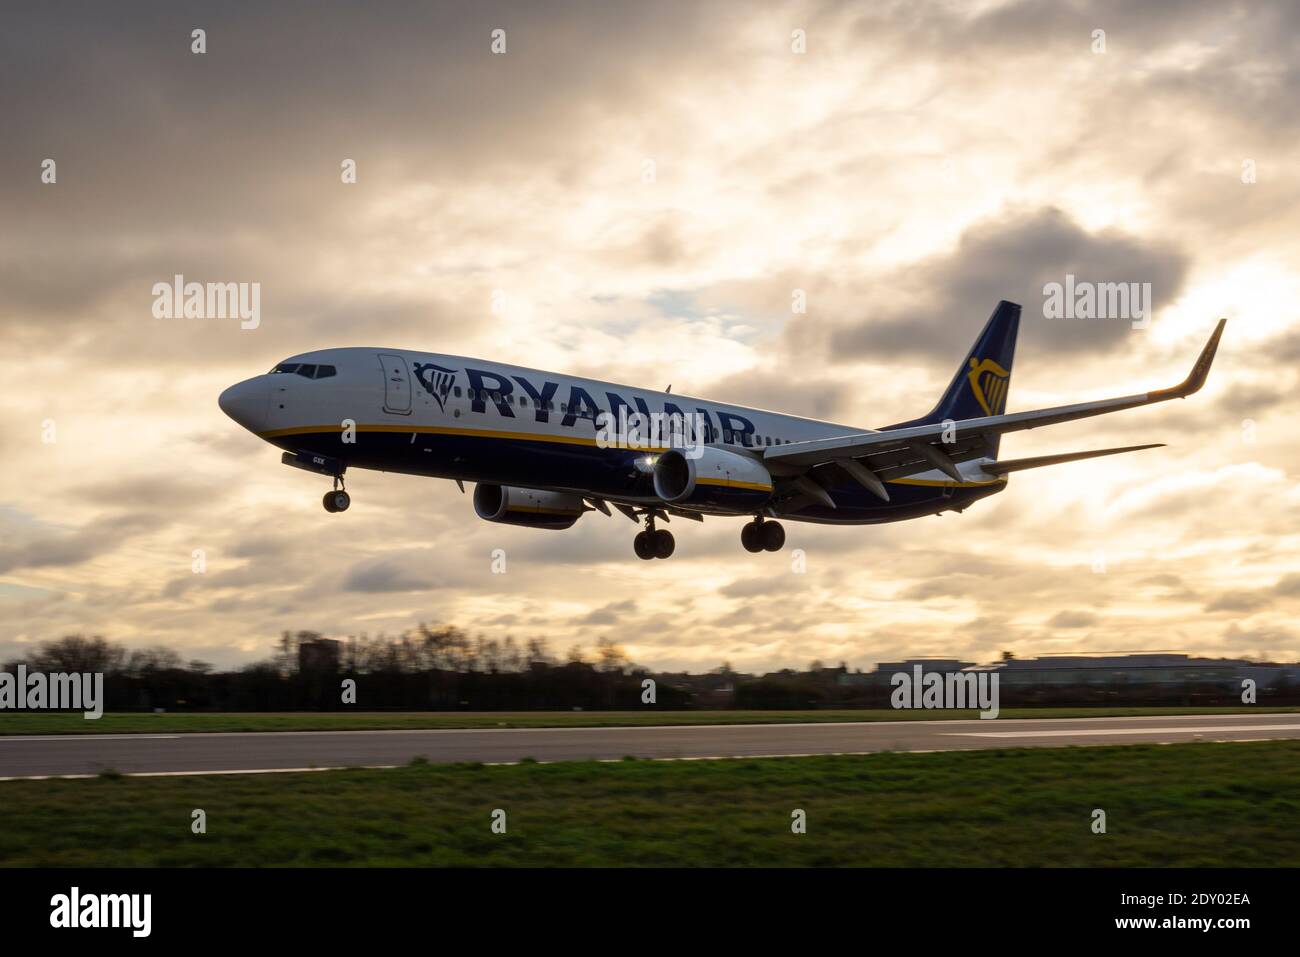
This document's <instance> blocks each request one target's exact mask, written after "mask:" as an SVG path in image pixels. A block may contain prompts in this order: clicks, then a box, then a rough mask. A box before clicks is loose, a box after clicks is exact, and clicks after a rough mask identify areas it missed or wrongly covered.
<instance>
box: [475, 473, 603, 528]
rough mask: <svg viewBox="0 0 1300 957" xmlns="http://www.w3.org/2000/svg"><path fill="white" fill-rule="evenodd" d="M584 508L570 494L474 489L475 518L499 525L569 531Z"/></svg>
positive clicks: (508, 488)
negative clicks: (476, 516) (567, 529)
mask: <svg viewBox="0 0 1300 957" xmlns="http://www.w3.org/2000/svg"><path fill="white" fill-rule="evenodd" d="M587 510H588V509H587V506H586V505H585V504H584V503H583V501H582V498H581V497H579V496H577V495H574V494H573V493H571V492H543V491H539V490H538V489H532V488H517V487H516V486H513V485H487V484H484V483H482V482H480V483H479V484H478V485H476V486H474V511H475V512H476V513H477V514H478V517H479V518H481V519H485V520H486V521H489V522H497V523H499V524H501V525H523V526H526V527H528V528H555V529H561V528H571V527H572V526H573V523H574V522H576V521H577V520H578V518H579V517H580V516H581V515H582V513H583V512H585V511H587Z"/></svg>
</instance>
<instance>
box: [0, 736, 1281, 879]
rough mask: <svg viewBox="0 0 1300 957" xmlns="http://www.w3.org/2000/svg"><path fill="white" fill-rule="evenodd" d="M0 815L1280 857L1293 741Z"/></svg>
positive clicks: (362, 856)
mask: <svg viewBox="0 0 1300 957" xmlns="http://www.w3.org/2000/svg"><path fill="white" fill-rule="evenodd" d="M195 808H202V809H203V810H204V811H205V812H206V814H207V833H206V834H202V835H195V834H192V833H191V813H192V811H193V809H195ZM497 808H500V809H503V810H504V811H505V812H506V823H507V831H506V833H505V834H494V833H492V831H491V829H490V819H491V814H492V812H493V810H494V809H497ZM796 808H799V809H803V810H804V811H805V812H806V814H807V833H806V834H794V833H791V812H792V811H793V810H795V809H796ZM1094 808H1101V809H1103V810H1104V811H1105V812H1106V815H1107V833H1105V834H1094V833H1092V831H1091V824H1092V812H1093V809H1094ZM0 820H2V821H3V822H4V827H3V828H0V865H4V866H67V865H77V866H100V865H114V866H143V865H159V866H229V865H245V866H249V865H268V866H279V865H298V866H312V865H346V866H351V865H399V866H400V865H410V866H447V865H451V866H506V865H522V866H542V865H569V866H614V867H617V866H624V865H643V866H644V865H649V866H704V865H728V866H749V865H791V866H802V865H840V866H842V865H850V866H898V865H917V866H1179V867H1190V866H1211V867H1217V866H1234V867H1236V866H1270V865H1272V866H1279V865H1287V866H1290V865H1293V864H1294V863H1295V861H1296V860H1298V859H1300V741H1275V742H1255V743H1248V744H1208V743H1204V744H1177V745H1165V746H1147V745H1134V746H1124V747H1090V748H1061V749H1045V748H1044V749H1039V748H1026V749H1019V750H1007V751H970V752H945V753H936V754H889V753H884V754H872V755H866V756H858V757H850V756H843V757H810V758H762V759H728V760H719V761H633V760H626V761H622V762H613V763H592V762H581V763H577V762H575V763H560V764H534V763H523V764H519V765H512V766H502V767H484V766H478V765H427V764H414V765H411V766H408V767H404V768H399V769H395V770H387V771H377V770H376V771H368V770H347V771H324V772H318V773H304V774H275V775H248V776H243V775H240V776H210V777H178V778H131V777H120V776H118V777H115V776H102V777H99V778H93V779H85V780H53V781H11V782H4V783H0Z"/></svg>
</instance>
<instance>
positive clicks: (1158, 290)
mask: <svg viewBox="0 0 1300 957" xmlns="http://www.w3.org/2000/svg"><path fill="white" fill-rule="evenodd" d="M1187 264H1188V259H1187V257H1186V255H1185V254H1184V253H1183V252H1181V251H1179V250H1178V249H1177V248H1176V247H1174V246H1173V245H1172V244H1170V243H1160V244H1155V243H1149V242H1144V241H1141V240H1138V239H1136V238H1134V237H1132V236H1127V235H1125V234H1123V233H1120V232H1118V231H1114V230H1103V231H1101V232H1098V233H1089V232H1087V231H1086V230H1084V229H1083V228H1082V227H1080V226H1079V225H1078V224H1077V223H1075V222H1074V221H1073V220H1072V219H1071V218H1070V217H1069V216H1068V215H1067V214H1065V213H1064V212H1062V211H1061V210H1059V209H1041V210H1038V211H1035V212H1030V213H1010V214H1008V215H1006V216H1003V217H1000V218H998V219H994V220H990V221H986V222H984V223H981V224H979V225H977V226H974V227H972V228H971V229H969V230H968V231H967V232H965V233H964V234H963V235H962V237H961V240H960V242H959V243H958V244H957V247H956V249H954V250H953V251H952V252H951V253H948V254H945V255H941V256H937V257H934V258H932V259H927V260H924V261H922V262H920V263H916V264H914V265H910V266H906V267H904V268H903V269H902V270H901V271H900V272H899V273H898V274H897V275H893V276H887V277H883V278H882V280H881V281H880V282H879V283H877V284H873V286H872V287H870V288H866V289H864V290H863V291H862V300H863V301H864V302H867V303H870V305H869V306H868V307H866V308H864V309H863V310H862V311H863V312H864V313H866V315H864V316H863V317H862V318H861V319H858V320H856V321H853V322H846V323H842V324H840V325H839V326H838V327H836V328H835V329H834V330H833V331H832V332H831V333H830V336H829V338H828V339H827V353H826V356H827V358H828V359H829V360H830V361H833V362H835V361H860V360H862V359H864V358H870V357H873V356H879V355H888V356H892V355H909V354H911V355H923V356H926V357H948V358H951V359H952V360H953V362H954V363H956V362H957V361H958V360H959V359H960V357H961V354H962V352H963V351H964V349H965V348H966V347H968V346H969V344H970V343H971V342H973V341H974V339H975V335H976V334H977V333H978V332H979V330H980V327H981V325H982V322H983V320H984V319H985V318H987V317H988V315H989V314H990V313H991V312H992V311H993V307H994V306H995V305H996V304H997V302H998V300H999V299H1009V300H1011V301H1012V302H1018V303H1020V304H1021V306H1023V307H1024V312H1023V313H1022V315H1021V320H1020V336H1019V340H1018V342H1017V348H1018V350H1024V351H1025V352H1031V353H1032V354H1037V355H1042V354H1044V353H1048V354H1051V353H1059V354H1072V353H1076V352H1080V351H1095V352H1102V351H1106V350H1110V349H1115V348H1117V347H1118V346H1120V345H1121V344H1124V343H1130V342H1132V341H1133V339H1132V336H1133V334H1134V330H1133V328H1132V325H1131V323H1130V322H1129V321H1125V320H1121V319H1105V320H1102V319H1046V318H1044V316H1043V303H1044V295H1043V287H1044V286H1045V285H1046V284H1047V283H1053V282H1055V283H1062V284H1064V283H1065V281H1066V276H1067V274H1069V275H1073V276H1074V277H1075V281H1076V283H1079V282H1085V281H1086V282H1093V283H1127V282H1136V283H1147V282H1149V283H1151V291H1152V298H1153V300H1154V304H1155V308H1156V309H1159V308H1160V307H1161V306H1163V305H1167V304H1169V303H1170V302H1172V301H1173V300H1174V299H1176V298H1177V296H1178V294H1179V293H1180V292H1181V290H1182V286H1183V281H1184V276H1185V274H1186V270H1187ZM805 334H815V330H814V329H812V328H810V326H809V323H808V322H807V321H802V322H795V323H792V324H791V327H790V331H789V332H788V333H787V335H788V336H789V337H798V336H800V335H805Z"/></svg>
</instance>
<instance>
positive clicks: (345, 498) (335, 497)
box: [330, 489, 352, 512]
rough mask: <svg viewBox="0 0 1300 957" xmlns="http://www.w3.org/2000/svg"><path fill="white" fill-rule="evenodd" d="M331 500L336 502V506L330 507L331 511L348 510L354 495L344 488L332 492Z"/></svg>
mask: <svg viewBox="0 0 1300 957" xmlns="http://www.w3.org/2000/svg"><path fill="white" fill-rule="evenodd" d="M330 501H331V502H333V504H334V507H333V508H332V509H330V511H331V512H346V511H347V510H348V506H349V505H351V504H352V496H351V495H349V494H348V493H347V492H345V491H343V490H342V489H339V490H338V491H335V492H330Z"/></svg>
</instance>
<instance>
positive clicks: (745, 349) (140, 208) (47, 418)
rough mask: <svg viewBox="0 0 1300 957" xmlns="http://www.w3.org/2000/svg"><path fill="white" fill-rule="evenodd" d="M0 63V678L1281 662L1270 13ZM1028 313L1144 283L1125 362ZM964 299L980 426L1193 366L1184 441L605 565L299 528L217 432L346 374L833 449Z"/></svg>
mask: <svg viewBox="0 0 1300 957" xmlns="http://www.w3.org/2000/svg"><path fill="white" fill-rule="evenodd" d="M760 11H761V12H760ZM196 28H202V29H204V30H205V31H206V42H207V52H206V53H203V54H195V53H192V52H191V42H192V41H191V31H192V30H194V29H196ZM496 29H501V30H504V31H505V37H506V52H504V53H502V54H494V53H493V52H492V49H491V42H492V38H491V34H492V31H493V30H496ZM799 30H801V31H803V36H804V37H805V38H806V52H802V53H800V52H796V51H795V50H794V49H792V45H795V40H794V39H792V36H793V33H794V31H799ZM1097 30H1103V31H1104V51H1102V50H1098V49H1097V46H1098V43H1097V40H1096V39H1095V37H1094V31H1097ZM0 53H2V55H0V91H2V92H0V119H2V120H3V130H4V133H3V139H4V146H3V148H0V328H2V329H3V334H4V348H3V350H0V382H3V385H2V386H0V413H3V416H4V423H5V427H4V428H3V430H0V456H2V457H3V462H4V466H5V468H4V473H5V475H4V477H5V484H4V487H3V489H2V490H0V661H4V660H8V659H11V658H14V657H17V656H21V655H24V654H27V653H29V652H30V650H31V648H32V646H33V645H34V644H36V643H39V642H42V641H46V640H50V639H54V638H58V637H61V636H63V635H67V634H100V635H103V636H105V637H107V638H110V639H113V640H115V641H120V642H123V643H126V644H128V645H131V646H148V645H157V644H164V645H169V646H172V647H174V648H176V649H178V650H179V651H181V653H182V654H184V655H185V656H186V657H195V658H201V659H203V660H206V661H210V662H213V663H215V664H217V665H218V666H222V667H224V666H231V665H238V664H241V663H245V662H248V661H251V660H254V659H257V658H261V657H265V656H266V655H267V654H268V653H269V651H270V649H271V645H272V643H273V642H274V641H275V639H276V637H277V636H278V635H279V633H280V632H281V631H282V630H284V629H294V630H297V629H312V630H316V631H320V632H323V633H325V634H326V635H329V636H331V637H344V636H347V635H351V634H360V633H363V632H365V633H368V634H372V635H373V634H378V633H385V634H396V633H399V632H401V631H403V630H404V629H408V628H410V627H412V626H414V625H415V624H416V623H417V622H421V621H424V622H429V623H431V624H456V625H459V626H460V627H462V628H465V629H467V630H469V631H470V632H471V633H475V634H483V635H486V636H490V637H497V638H504V637H505V636H506V635H512V636H514V638H515V639H516V640H517V641H520V642H522V641H525V640H527V639H529V638H534V637H545V638H547V639H548V640H549V641H550V643H551V646H552V648H553V650H555V651H556V652H558V653H563V652H564V651H565V650H566V649H568V648H569V647H570V646H571V645H573V644H575V643H577V644H581V645H583V646H585V647H586V648H588V649H589V650H590V649H591V648H592V646H594V644H595V642H596V640H597V639H598V638H600V637H602V636H608V637H610V638H613V639H615V640H616V641H618V642H619V643H620V644H622V645H623V646H624V647H625V648H626V650H627V652H628V654H629V656H630V657H631V658H632V659H633V660H634V661H636V662H638V663H641V664H644V665H647V666H650V667H654V668H664V669H680V668H689V669H692V670H707V669H709V668H712V667H715V666H717V665H718V664H720V663H721V662H723V661H728V662H730V663H731V665H732V666H733V667H735V668H737V669H741V670H759V671H763V670H768V669H771V668H779V667H783V666H791V667H804V666H806V665H807V664H808V662H809V661H811V660H813V659H820V660H822V661H825V662H827V663H838V662H840V661H846V662H848V664H849V665H850V666H853V667H869V666H870V665H872V663H874V662H876V661H879V660H888V659H897V658H899V657H902V656H914V655H951V656H959V657H962V658H965V659H970V660H985V659H989V658H992V657H995V656H996V655H997V654H998V652H999V651H1001V650H1003V649H1010V650H1013V651H1015V652H1016V653H1017V654H1021V655H1034V654H1044V653H1053V652H1069V651H1097V652H1099V651H1136V650H1180V651H1187V652H1191V653H1198V654H1208V655H1227V656H1250V657H1254V656H1263V657H1269V658H1284V659H1287V660H1295V659H1297V658H1300V628H1298V627H1297V626H1296V624H1295V622H1296V620H1297V618H1300V548H1298V546H1300V522H1298V519H1300V490H1297V487H1296V481H1295V470H1296V469H1297V467H1298V466H1300V447H1297V444H1296V442H1295V437H1294V423H1295V422H1296V421H1297V416H1298V415H1300V397H1298V396H1297V392H1296V388H1297V370H1298V369H1300V308H1298V307H1297V301H1300V274H1298V273H1297V270H1296V264H1297V262H1298V261H1300V229H1297V228H1296V227H1297V223H1300V208H1298V207H1300V202H1298V201H1300V177H1297V172H1296V171H1297V169H1298V168H1300V165H1298V164H1300V140H1298V135H1300V124H1298V122H1297V120H1298V117H1297V104H1298V103H1300V7H1297V6H1295V5H1291V4H1277V5H1265V4H1254V5H1250V6H1249V7H1248V6H1246V5H1239V4H1235V3H1231V2H1223V0H1200V2H1186V3H1178V2H1145V3H1140V4H1135V3H1129V2H1119V0H1116V2H1093V3H1089V4H1088V7H1087V11H1086V12H1084V10H1083V8H1082V7H1078V8H1074V7H1072V6H1071V5H1070V4H1062V3H1041V4H1040V3H1028V2H1010V3H982V4H973V3H924V2H922V3H899V4H897V5H894V4H888V3H861V4H851V3H825V4H818V3H790V4H763V5H756V4H750V3H734V4H733V3H713V2H704V3H698V2H682V3H664V2H653V3H651V2H592V3H528V2H518V3H514V4H493V3H477V2H476V3H472V4H471V3H462V4H451V3H420V4H417V3H386V2H381V3H365V4H363V3H324V2H313V3H299V4H295V3H275V4H268V5H255V4H221V5H217V4H209V5H203V4H185V3H171V2H169V3H156V4H148V3H138V4H129V5H116V4H114V5H109V4H101V3H94V4H70V3H50V4H43V5H40V6H39V8H32V7H30V6H28V5H21V6H19V5H10V6H8V7H6V8H5V9H4V11H3V12H0ZM47 158H52V159H53V160H55V163H56V170H57V178H56V182H55V183H53V184H49V183H43V182H42V179H41V173H42V162H43V161H44V160H45V159H47ZM347 159H352V160H355V162H356V166H357V182H356V183H355V184H345V183H343V182H342V181H341V176H340V170H341V164H342V163H343V162H344V161H345V160H347ZM1251 180H1253V181H1251ZM1067 273H1069V274H1073V275H1075V276H1077V277H1079V278H1081V279H1088V280H1091V281H1097V282H1129V281H1133V282H1150V283H1151V284H1152V292H1153V296H1154V307H1155V308H1154V315H1153V319H1152V322H1151V324H1150V327H1149V328H1147V329H1145V330H1135V329H1133V328H1132V326H1131V324H1130V323H1129V322H1128V321H1125V320H1115V319H1111V320H1083V319H1075V320H1067V319H1048V318H1045V317H1044V315H1043V303H1044V295H1043V286H1044V284H1045V283H1049V282H1063V281H1064V280H1065V276H1066V274H1067ZM175 274H183V275H184V276H185V277H186V279H189V280H196V281H201V282H203V281H221V282H257V283H260V284H261V311H262V315H261V324H260V326H259V327H258V328H257V329H249V330H241V329H240V328H239V325H238V323H237V322H236V321H231V320H216V319H205V320H184V319H173V320H166V319H162V320H160V319H155V318H154V317H153V315H152V312H151V307H152V304H153V296H152V293H151V289H152V287H153V285H154V283H156V282H159V281H164V282H170V281H171V278H172V277H173V276H174V275H175ZM796 290H803V291H804V293H805V294H806V298H807V310H806V312H805V313H802V314H800V313H796V312H794V311H792V301H793V296H794V295H795V292H796ZM1003 298H1005V299H1011V300H1014V301H1016V302H1020V303H1022V304H1023V305H1024V314H1023V318H1022V322H1021V334H1020V342H1019V348H1018V351H1017V362H1016V365H1015V370H1014V377H1013V379H1012V384H1011V390H1010V397H1009V400H1008V409H1009V410H1010V411H1016V410H1022V409H1031V408H1035V407H1041V406H1046V405H1056V404H1062V403H1068V402H1077V401H1083V400H1086V399H1091V398H1102V397H1106V396H1110V395H1125V394H1129V393H1134V392H1142V391H1145V390H1147V389H1148V388H1157V387H1164V386H1170V385H1173V384H1175V383H1176V382H1178V381H1179V380H1181V379H1182V377H1183V376H1184V375H1185V374H1186V372H1187V371H1188V369H1189V368H1190V366H1191V364H1192V362H1193V360H1194V359H1195V356H1196V353H1197V351H1198V350H1199V349H1200V347H1201V345H1202V344H1203V342H1204V340H1205V339H1206V337H1207V336H1208V335H1209V333H1210V331H1211V329H1212V328H1213V326H1214V322H1215V321H1216V319H1217V318H1218V317H1220V316H1226V317H1228V326H1227V331H1226V333H1225V335H1224V338H1223V342H1222V345H1221V347H1220V350H1219V356H1218V359H1217V361H1216V364H1215V367H1214V369H1213V371H1212V373H1211V376H1210V380H1209V384H1208V386H1207V387H1206V388H1205V390H1204V391H1202V392H1201V393H1199V394H1198V395H1196V396H1195V397H1193V398H1191V399H1188V400H1187V401H1183V402H1172V403H1167V404H1164V405H1161V406H1158V407H1155V408H1150V409H1139V410H1134V411H1132V412H1127V413H1120V414H1118V415H1115V416H1108V417H1104V418H1099V419H1091V420H1085V421H1083V422H1077V423H1072V424H1067V425H1063V426H1059V427H1054V428H1051V429H1043V430H1036V431H1034V432H1032V433H1019V434H1016V435H1014V436H1011V437H1008V438H1007V439H1005V440H1004V441H1003V443H1002V454H1003V455H1004V456H1007V457H1020V456H1026V455H1034V454H1046V453H1049V452H1066V451H1075V450H1080V449H1090V448H1104V447H1107V446H1111V445H1125V444H1136V443H1140V442H1167V443H1169V447H1168V448H1165V449H1155V450H1151V451H1146V452H1141V453H1136V454H1134V455H1131V456H1120V457H1116V458H1107V459H1101V460H1097V461H1092V462H1082V463H1077V464H1072V465H1065V466H1061V467H1059V468H1054V469H1045V470H1041V471H1034V472H1028V473H1023V474H1017V475H1015V476H1013V477H1012V480H1011V482H1010V485H1009V488H1008V489H1007V491H1005V492H1004V493H1002V494H1000V495H997V496H995V497H993V498H991V499H988V500H986V501H984V502H981V503H978V504H976V505H975V506H974V507H972V508H971V509H970V510H969V511H967V512H966V513H964V514H962V515H953V514H949V515H943V516H941V517H937V518H935V517H932V518H925V519H919V520H916V521H912V522H905V523H901V524H896V525H889V526H874V527H872V526H867V527H859V528H829V527H819V526H812V525H802V524H799V523H795V522H787V523H786V530H787V533H788V542H787V547H786V550H785V551H783V552H780V553H777V554H768V553H762V554H758V555H752V554H750V553H748V552H745V551H744V550H743V549H742V548H741V545H740V528H741V524H742V521H741V520H739V519H733V520H725V519H710V520H708V521H706V522H705V523H704V524H703V525H702V526H701V525H697V524H695V523H690V522H681V521H679V522H674V523H673V524H672V529H673V531H674V532H675V533H676V536H677V551H676V554H675V555H674V556H673V558H672V559H671V560H669V561H657V562H641V561H638V560H636V558H635V557H634V556H633V553H632V542H631V540H632V536H633V534H634V533H635V531H636V528H635V526H633V525H632V523H631V522H629V521H627V519H625V518H623V517H621V516H619V515H617V514H616V515H614V516H613V517H612V518H606V517H605V516H603V515H600V514H598V513H595V514H591V515H588V516H586V517H584V518H583V519H582V520H581V521H579V523H578V524H577V525H576V526H575V527H574V528H573V529H572V530H570V531H568V532H544V531H534V530H529V529H521V528H511V527H505V526H497V525H492V524H489V523H486V522H483V521H481V520H480V519H478V518H476V517H475V515H474V512H473V508H472V505H471V502H470V499H469V497H468V496H467V495H462V494H461V493H460V492H459V491H458V490H457V489H456V486H455V485H454V484H452V483H450V482H441V481H436V480H430V479H420V478H414V477H406V476H397V475H381V474H378V473H368V472H361V471H357V472H353V473H349V476H348V477H349V482H348V488H349V490H350V491H351V492H352V494H353V506H352V508H351V510H350V511H348V512H347V513H346V514H344V515H328V514H326V513H325V512H324V511H323V510H322V508H321V503H320V497H321V494H322V492H323V491H324V490H325V489H326V488H327V487H328V481H327V480H325V479H323V478H320V477H318V476H312V475H309V474H307V473H304V472H299V471H296V470H293V469H288V468H285V467H283V466H282V465H280V463H279V452H278V451H276V450H275V449H273V448H272V447H270V446H269V445H267V444H266V443H264V442H261V441H259V440H258V439H257V438H255V437H254V436H252V435H250V434H248V433H247V432H245V431H244V430H242V429H241V428H239V427H238V426H237V425H235V423H233V422H231V421H230V420H229V419H227V418H226V417H225V416H224V415H223V414H222V413H221V411H220V410H219V409H218V408H217V402H216V398H217V395H218V393H219V392H220V391H221V390H222V389H223V388H224V387H225V386H227V385H229V384H231V383H233V382H235V381H237V380H239V379H243V378H247V377H249V376H251V375H254V374H257V373H261V372H265V371H266V370H267V369H268V368H270V367H271V366H272V365H273V364H274V363H275V362H276V361H277V360H280V359H283V358H284V357H286V356H289V355H292V354H294V353H298V352H302V351H307V350H312V349H319V348H327V347H333V346H349V345H358V346H382V347H391V348H406V349H419V350H428V351H438V352H448V353H453V354H458V355H469V356H481V357H487V358H490V359H494V360H498V361H502V362H511V363H518V364H521V365H527V366H532V367H536V368H543V369H551V370H555V371H558V372H565V373H573V374H577V375H587V376H592V377H596V378H602V379H609V380H613V381H616V382H625V383H632V384H636V385H641V386H645V387H647V388H655V389H661V388H663V387H664V386H666V385H668V384H669V383H672V385H673V389H674V391H676V392H682V393H687V394H692V395H701V396H706V397H709V398H713V399H717V400H721V401H727V402H734V403H740V404H751V405H755V406H758V407H762V408H771V409H776V410H780V411H789V412H793V413H798V414H803V415H809V416H815V417H818V418H826V419H830V420H833V421H837V422H842V423H846V424H848V425H850V426H853V427H855V428H869V427H875V426H880V425H885V424H888V423H890V422H895V421H899V420H902V419H906V418H909V417H911V416H914V415H918V414H921V413H924V412H926V411H928V410H929V408H930V407H931V406H932V405H933V403H934V402H935V400H936V399H937V397H938V395H939V393H940V392H941V391H942V388H943V386H944V385H945V384H946V382H947V380H948V379H949V378H950V377H951V375H952V373H953V371H954V369H955V368H956V366H957V363H958V362H959V361H960V360H961V358H962V356H963V355H964V354H965V352H966V350H967V348H968V346H969V345H970V343H971V341H972V340H973V339H974V337H975V335H976V333H977V332H978V331H979V328H980V326H981V325H982V324H983V322H984V320H985V319H986V318H987V317H988V315H989V313H990V312H991V311H992V309H993V307H994V305H995V304H996V302H997V300H999V299H1003ZM50 439H52V440H53V441H49V440H50ZM497 548H501V549H504V550H505V552H506V555H507V561H508V566H507V567H508V571H507V573H506V574H504V575H498V574H493V573H492V565H491V553H492V551H493V549H497ZM195 549H202V550H203V551H204V553H205V554H206V557H207V568H206V571H205V572H204V573H202V574H195V573H193V572H192V571H191V562H192V555H193V552H194V550H195ZM792 549H803V550H804V553H805V554H806V562H807V570H806V572H804V573H798V572H796V571H795V570H793V569H792V564H791V563H792Z"/></svg>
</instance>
